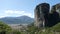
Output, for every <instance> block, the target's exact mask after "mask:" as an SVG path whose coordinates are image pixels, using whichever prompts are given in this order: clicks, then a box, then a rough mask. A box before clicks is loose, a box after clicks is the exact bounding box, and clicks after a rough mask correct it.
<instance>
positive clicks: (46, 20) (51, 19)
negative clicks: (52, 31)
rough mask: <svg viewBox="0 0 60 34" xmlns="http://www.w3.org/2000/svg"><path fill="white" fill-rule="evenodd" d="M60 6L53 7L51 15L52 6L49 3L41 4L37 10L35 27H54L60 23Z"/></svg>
mask: <svg viewBox="0 0 60 34" xmlns="http://www.w3.org/2000/svg"><path fill="white" fill-rule="evenodd" d="M59 6H60V4H56V5H54V6H52V8H51V13H49V12H50V5H49V4H48V3H41V4H39V5H37V6H36V8H35V11H34V13H35V26H37V27H52V26H54V25H55V24H57V23H58V22H59V21H60V17H59V14H60V13H58V11H57V9H60V8H59Z"/></svg>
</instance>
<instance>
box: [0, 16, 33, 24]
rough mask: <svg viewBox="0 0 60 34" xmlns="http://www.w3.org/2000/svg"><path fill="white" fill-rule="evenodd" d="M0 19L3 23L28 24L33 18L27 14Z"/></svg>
mask: <svg viewBox="0 0 60 34" xmlns="http://www.w3.org/2000/svg"><path fill="white" fill-rule="evenodd" d="M0 21H3V22H4V23H7V24H29V23H32V22H33V21H34V19H33V18H30V17H28V16H20V17H5V18H0Z"/></svg>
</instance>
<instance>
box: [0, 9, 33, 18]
mask: <svg viewBox="0 0 60 34" xmlns="http://www.w3.org/2000/svg"><path fill="white" fill-rule="evenodd" d="M2 14H3V15H1V16H0V18H2V17H9V16H10V17H11V16H14V17H15V16H16V17H18V16H23V15H26V16H29V17H32V18H33V17H34V16H33V14H32V13H30V12H27V11H18V10H5V11H4V12H3V13H2Z"/></svg>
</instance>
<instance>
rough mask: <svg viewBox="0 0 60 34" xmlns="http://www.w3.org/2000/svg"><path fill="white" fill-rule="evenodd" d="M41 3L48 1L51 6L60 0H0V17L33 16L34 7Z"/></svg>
mask: <svg viewBox="0 0 60 34" xmlns="http://www.w3.org/2000/svg"><path fill="white" fill-rule="evenodd" d="M41 3H49V4H50V6H52V5H55V4H57V3H60V0H0V18H3V17H19V16H23V15H26V16H29V17H31V18H34V9H35V7H36V5H38V4H41Z"/></svg>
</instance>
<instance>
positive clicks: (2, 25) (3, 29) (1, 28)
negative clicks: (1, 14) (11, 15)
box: [0, 21, 11, 33]
mask: <svg viewBox="0 0 60 34" xmlns="http://www.w3.org/2000/svg"><path fill="white" fill-rule="evenodd" d="M3 32H5V33H9V32H11V28H10V26H8V25H7V24H5V23H3V22H1V21H0V33H3Z"/></svg>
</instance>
